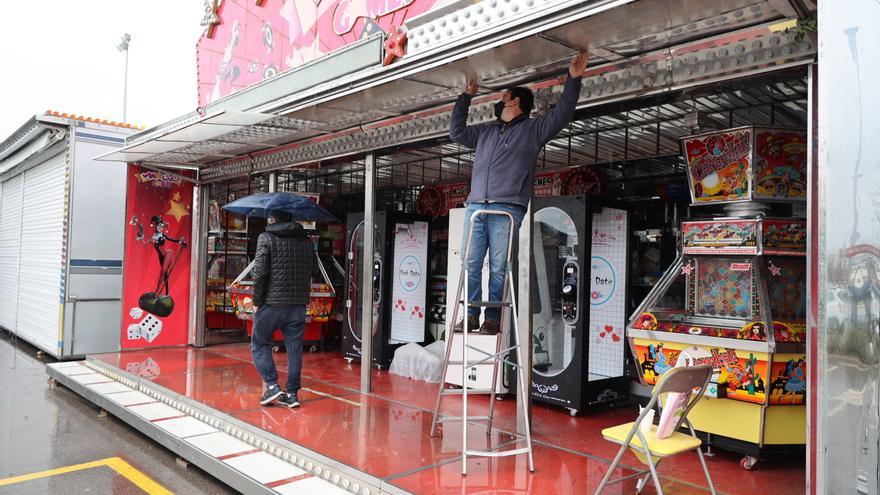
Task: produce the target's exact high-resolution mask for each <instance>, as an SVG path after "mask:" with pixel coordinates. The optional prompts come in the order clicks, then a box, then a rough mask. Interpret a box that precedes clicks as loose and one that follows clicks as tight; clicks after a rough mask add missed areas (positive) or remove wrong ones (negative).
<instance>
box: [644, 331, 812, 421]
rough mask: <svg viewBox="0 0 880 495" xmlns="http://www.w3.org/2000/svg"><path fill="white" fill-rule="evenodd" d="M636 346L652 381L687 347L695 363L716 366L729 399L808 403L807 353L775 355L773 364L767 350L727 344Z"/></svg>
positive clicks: (647, 380)
mask: <svg viewBox="0 0 880 495" xmlns="http://www.w3.org/2000/svg"><path fill="white" fill-rule="evenodd" d="M633 350H634V352H635V353H636V356H637V358H638V365H639V370H640V372H641V373H642V377H643V378H644V380H645V383H647V384H650V385H653V384H655V383H657V380H659V379H660V377H661V376H662V375H663V373H665V372H667V371H669V370H670V369H672V368H673V367H674V366H675V365H676V364H677V362H678V358H679V355H681V353H682V351H685V350H686V351H687V353H688V354H689V355H691V356H692V357H694V358H695V359H694V364H710V365H712V367H713V368H714V369H715V374H714V377H713V379H712V381H713V382H714V383H716V384H720V385H724V388H725V389H726V398H728V399H733V400H740V401H744V402H752V403H758V404H763V403H766V402H768V398H769V403H770V404H793V405H802V404H804V403H805V402H804V400H805V397H806V382H805V380H806V374H805V372H806V364H805V359H804V355H803V354H778V355H775V356H774V357H773V365H772V367H771V366H770V365H769V362H768V358H769V356H768V354H766V353H761V352H751V351H744V350H740V349H731V348H726V347H703V346H687V345H685V344H678V343H674V342H663V341H648V340H641V339H636V341H635V343H634V345H633ZM771 368H772V369H771ZM768 396H769V397H768Z"/></svg>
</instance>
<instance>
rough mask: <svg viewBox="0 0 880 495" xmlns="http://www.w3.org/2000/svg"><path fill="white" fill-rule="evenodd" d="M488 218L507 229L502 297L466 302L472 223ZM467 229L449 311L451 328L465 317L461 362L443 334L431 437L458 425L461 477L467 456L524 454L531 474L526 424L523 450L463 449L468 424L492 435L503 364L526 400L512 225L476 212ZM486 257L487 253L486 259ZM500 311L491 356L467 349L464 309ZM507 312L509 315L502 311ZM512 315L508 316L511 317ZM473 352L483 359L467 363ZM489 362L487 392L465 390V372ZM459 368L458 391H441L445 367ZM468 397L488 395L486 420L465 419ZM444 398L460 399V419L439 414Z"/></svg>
mask: <svg viewBox="0 0 880 495" xmlns="http://www.w3.org/2000/svg"><path fill="white" fill-rule="evenodd" d="M491 215H497V216H500V217H503V218H505V219H506V220H507V221H508V222H509V225H510V228H509V233H508V238H507V262H506V268H505V272H504V293H503V296H502V300H501V301H486V300H483V301H473V302H469V301H467V294H468V263H467V260H468V258H469V256H470V250H471V240H472V239H473V233H474V223H475V222H474V219H475V218H477V217H478V216H486V217H489V216H491ZM469 222H470V225H469V227H468V233H467V242H466V243H465V249H464V252H463V253H462V258H461V259H462V263H461V277H460V279H459V281H458V288H457V291H456V295H455V308H454V309H453V311H452V320H451V321H452V322H453V326H452V327H451V328H454V326H455V322H457V321H458V315H459V309H460V308H463V309H464V311H463V313H464V315H465V317H464V318H463V325H462V334H461V339H462V346H461V360H460V361H452V360H450V357H451V354H452V339H453V338H454V335H455V333H453V331H452V330H450V331H448V332H447V336H446V340H447V345H446V355H445V357H444V359H443V374H442V375H441V376H442V378H441V381H440V385H439V387H438V390H437V402H436V404H435V406H434V416H433V418H432V420H431V436H432V437H433V436H434V433H435V432H436V430H437V425H438V424H439V423H446V422H453V421H461V424H462V427H461V437H462V456H461V457H462V458H461V474H462V475H466V474H467V457H468V456H482V457H505V456H511V455H518V454H528V461H529V471H532V472H534V470H535V464H534V460H533V458H532V434H531V426H530V425H529V424H528V422H526V425H525V441H526V446H525V447H522V448H518V449H508V450H501V451H487V450H469V449H468V448H467V430H468V429H467V427H468V421H486V422H487V426H486V435H491V434H492V419H493V416H494V413H495V386H496V383H497V381H498V373H499V370H500V369H501V366H502V365H503V364H508V365H510V366H512V367H513V368H514V369H516V370H517V373H518V375H517V377H518V380H517V386H518V389H519V393H520V394H522V395H521V396H522V397H527V395H526V393H527V392H526V384H525V377H524V376H523V370H522V367H520V366H519V363H522V362H524V361H523V353H522V346H520V342H519V328H518V324H517V309H516V301H515V297H514V294H515V292H514V287H513V269H512V268H511V267H512V264H511V262H510V260H511V256H512V254H513V253H512V251H513V232H514V226H515V222H514V221H513V216H512V215H511V214H510V213H507V212H505V211H494V210H477V211H475V212H474V213H473V215H471V217H470V219H469ZM488 254H489V253H487V255H488ZM484 297H488V294H484ZM473 307H478V308H500V309H501V310H502V314H501V322H500V323H501V325H500V328H499V331H498V333H497V334H496V343H495V352H494V353H489V352H486V351H485V350H483V349H480V348H477V347H474V346H470V345H468V333H469V332H470V328H469V327H468V318H467V313H468V311H467V309H468V308H473ZM507 308H510V311H507V310H506V309H507ZM511 313H512V314H511ZM511 323H512V327H513V328H512V329H511V331H512V333H513V342H514V343H513V345H512V346H510V347H505V343H504V329H505V328H507V326H508V325H511ZM469 350H470V351H474V352H476V353H479V354H481V355H483V356H485V357H483V358H482V359H479V360H477V361H468V351H469ZM514 350H515V351H516V363H514V362H511V361H510V360H508V359H507V358H506V356H507V355H508V354H509V353H510V352H511V351H514ZM490 361H491V362H492V366H493V370H492V382H491V385H490V388H488V389H468V386H467V383H468V380H467V373H468V369H469V368H470V367H472V366H480V365H484V364H486V363H489V362H490ZM450 364H452V365H461V374H462V377H461V384H462V387H461V389H447V388H445V383H446V373H447V370H448V368H449V365H450ZM470 394H479V395H486V394H488V395H489V411H488V415H486V416H468V414H467V409H468V395H470ZM448 395H460V396H461V416H449V415H443V414H440V406H441V403H442V401H443V397H445V396H448ZM527 402H528V401H522V408H523V411H522V412H523V415H524V416H525V417H528V406H527Z"/></svg>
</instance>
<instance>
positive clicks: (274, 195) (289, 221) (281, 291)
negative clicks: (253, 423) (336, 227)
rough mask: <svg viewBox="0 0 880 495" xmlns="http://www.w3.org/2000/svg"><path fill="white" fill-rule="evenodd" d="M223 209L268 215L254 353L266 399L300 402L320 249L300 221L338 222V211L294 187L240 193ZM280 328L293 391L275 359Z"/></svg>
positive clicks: (260, 248) (259, 261) (259, 262)
mask: <svg viewBox="0 0 880 495" xmlns="http://www.w3.org/2000/svg"><path fill="white" fill-rule="evenodd" d="M223 209H224V210H226V211H231V212H233V213H238V214H240V215H246V216H256V217H267V218H268V224H267V226H266V231H265V232H263V233H262V234H260V237H258V238H257V254H256V256H255V257H254V262H253V265H254V267H253V272H252V274H253V279H254V296H253V306H254V331H253V335H251V353H252V354H253V357H254V366H256V368H257V372H258V373H259V374H260V376H261V377H262V378H263V381H264V382H265V390H264V391H263V396H262V397H260V404H261V405H264V406H267V405H269V404H272V403H273V402H275V401H278V402H279V403H280V404H282V405H285V406H287V407H291V408H293V407H299V405H300V404H299V400H298V398H297V393H298V392H299V389H300V373H301V371H302V344H303V332H304V330H305V322H306V307H307V306H308V304H309V298H310V295H311V294H310V293H311V285H312V284H311V283H312V273H314V272H315V270H316V269H317V264H318V263H317V253H315V249H314V246H313V245H312V241H311V240H310V239H309V237H308V235H307V234H306V231H305V229H304V228H303V226H302V225H301V224H299V223H298V222H295V221H294V220H303V221H318V222H337V221H338V220H337V219H336V217H334V216H333V214H332V213H330V212H329V211H327V210H325V209H324V208H321V207H320V206H318V205H317V204H316V203H314V202H313V201H311V200H309V198H307V197H305V196H302V195H299V194H294V193H290V192H269V193H259V194H254V195H251V196H246V197H244V198H239V199H237V200H235V201H233V202H231V203H229V204H227V205H225V206H223ZM276 328H280V329H281V333H282V335H283V336H284V347H285V348H286V349H287V391H286V392H285V391H284V390H282V389H281V387H280V386H279V385H278V370H277V369H276V368H275V361H274V360H273V359H272V335H273V334H274V333H275V329H276Z"/></svg>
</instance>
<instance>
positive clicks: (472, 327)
mask: <svg viewBox="0 0 880 495" xmlns="http://www.w3.org/2000/svg"><path fill="white" fill-rule="evenodd" d="M478 326H480V319H479V318H478V317H476V316H468V330H469V331H471V332H475V331H476V329H477V327H478ZM452 331H453V332H454V333H461V332H463V331H464V320H460V321H459V322H458V323H456V324H455V326H454V327H452Z"/></svg>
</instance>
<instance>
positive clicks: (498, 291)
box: [461, 203, 526, 321]
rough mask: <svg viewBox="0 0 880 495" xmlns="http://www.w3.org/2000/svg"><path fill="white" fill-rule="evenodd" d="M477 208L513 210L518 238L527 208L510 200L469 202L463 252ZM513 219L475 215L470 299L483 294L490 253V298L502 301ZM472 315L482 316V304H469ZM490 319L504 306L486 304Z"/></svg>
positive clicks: (475, 298) (493, 318)
mask: <svg viewBox="0 0 880 495" xmlns="http://www.w3.org/2000/svg"><path fill="white" fill-rule="evenodd" d="M477 210H492V211H504V212H507V213H510V215H511V216H512V217H513V222H514V229H515V230H516V232H514V234H513V237H514V239H516V238H517V236H518V232H519V226H520V225H521V224H522V220H523V217H524V216H525V214H526V209H525V207H523V206H520V205H516V204H511V203H468V204H467V210H466V211H465V214H464V234H463V236H462V241H461V252H462V256H464V252H465V249H466V248H467V235H468V229H469V228H470V224H471V217H472V216H473V214H474V212H475V211H477ZM509 229H510V221H509V220H508V219H507V218H506V217H504V216H501V215H480V216H478V217H477V218H476V219H474V233H473V238H472V239H471V251H470V256H468V260H467V263H468V301H481V300H482V294H483V260H485V259H486V253H487V252H488V253H489V299H488V300H489V301H501V300H502V298H503V297H504V274H505V273H506V271H507V241H508V236H509V235H510V230H509ZM468 315H469V316H477V317H479V316H480V308H469V309H468ZM486 319H487V320H495V321H500V320H501V308H486Z"/></svg>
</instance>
